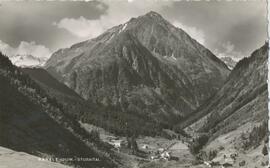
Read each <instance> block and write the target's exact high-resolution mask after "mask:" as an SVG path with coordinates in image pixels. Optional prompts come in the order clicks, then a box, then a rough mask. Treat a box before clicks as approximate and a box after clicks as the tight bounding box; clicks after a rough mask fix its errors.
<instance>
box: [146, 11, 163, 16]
mask: <svg viewBox="0 0 270 168" xmlns="http://www.w3.org/2000/svg"><path fill="white" fill-rule="evenodd" d="M145 16H151V17H162V16H161V15H160V14H159V13H157V12H155V11H150V12H148V13H146V14H145Z"/></svg>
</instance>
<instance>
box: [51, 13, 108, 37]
mask: <svg viewBox="0 0 270 168" xmlns="http://www.w3.org/2000/svg"><path fill="white" fill-rule="evenodd" d="M53 25H55V26H57V27H58V28H63V29H66V30H67V31H69V32H70V33H72V34H74V35H76V36H78V37H89V38H93V37H95V36H97V35H99V34H101V33H102V32H103V29H104V25H103V23H102V21H101V20H88V19H85V18H84V17H83V16H81V17H79V18H78V19H74V18H64V19H62V20H61V21H60V22H58V23H56V22H54V23H53Z"/></svg>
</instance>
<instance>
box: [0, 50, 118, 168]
mask: <svg viewBox="0 0 270 168" xmlns="http://www.w3.org/2000/svg"><path fill="white" fill-rule="evenodd" d="M0 81H1V82H0V86H1V87H0V120H1V122H0V131H1V135H0V145H1V146H4V147H7V148H10V149H13V150H16V151H23V152H27V153H30V154H33V155H38V156H41V157H49V158H50V157H52V158H55V157H56V158H75V157H79V158H80V157H82V158H100V159H101V161H100V162H96V161H90V162H78V161H76V160H74V161H71V162H69V164H73V165H77V166H82V167H92V166H94V167H114V164H112V162H111V161H110V159H109V158H107V157H105V155H103V153H102V151H101V150H99V149H98V148H99V146H100V145H98V143H96V142H94V141H92V140H91V139H90V136H89V135H88V134H87V133H86V132H84V130H83V129H82V128H80V126H79V124H78V123H77V122H76V121H75V120H73V119H72V118H70V117H69V116H66V115H65V114H64V113H63V110H62V105H61V104H59V103H58V102H57V101H56V100H55V99H52V98H51V97H50V96H48V95H47V94H46V92H45V91H44V90H43V89H42V88H41V87H39V86H38V85H37V84H36V83H35V82H34V81H33V80H31V79H30V78H29V77H28V76H27V75H25V74H24V73H23V72H22V71H21V70H20V69H19V68H17V67H15V66H14V65H12V63H11V62H10V61H9V59H8V58H7V57H5V56H3V55H2V54H0ZM87 139H88V140H87ZM91 143H93V144H95V146H96V147H95V148H94V147H92V146H91ZM66 163H67V162H66Z"/></svg>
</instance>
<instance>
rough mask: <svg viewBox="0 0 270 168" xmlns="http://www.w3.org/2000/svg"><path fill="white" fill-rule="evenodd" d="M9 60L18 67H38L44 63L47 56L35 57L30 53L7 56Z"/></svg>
mask: <svg viewBox="0 0 270 168" xmlns="http://www.w3.org/2000/svg"><path fill="white" fill-rule="evenodd" d="M9 59H10V60H11V62H12V63H13V64H14V65H16V66H19V67H40V66H43V65H44V64H45V62H46V61H47V58H37V57H34V56H32V55H27V54H26V55H14V56H9Z"/></svg>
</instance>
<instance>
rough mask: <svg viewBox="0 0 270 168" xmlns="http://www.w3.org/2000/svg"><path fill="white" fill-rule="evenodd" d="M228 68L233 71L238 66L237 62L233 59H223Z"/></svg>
mask: <svg viewBox="0 0 270 168" xmlns="http://www.w3.org/2000/svg"><path fill="white" fill-rule="evenodd" d="M220 59H221V60H222V61H223V62H224V63H225V64H226V65H227V66H228V68H229V69H231V70H232V69H233V68H234V67H235V65H236V63H237V62H236V61H235V60H233V59H232V58H231V57H222V58H220Z"/></svg>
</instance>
